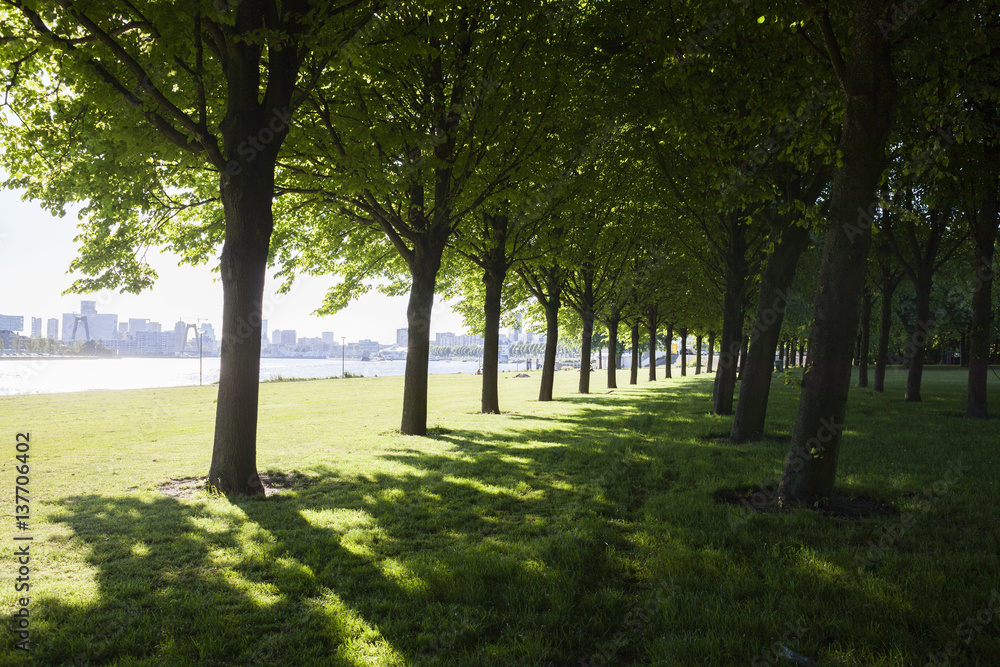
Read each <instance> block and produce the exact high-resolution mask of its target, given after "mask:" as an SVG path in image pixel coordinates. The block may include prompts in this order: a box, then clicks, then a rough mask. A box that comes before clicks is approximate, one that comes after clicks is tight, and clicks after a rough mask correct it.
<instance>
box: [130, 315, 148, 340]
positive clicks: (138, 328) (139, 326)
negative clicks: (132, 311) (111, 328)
mask: <svg viewBox="0 0 1000 667" xmlns="http://www.w3.org/2000/svg"><path fill="white" fill-rule="evenodd" d="M149 330H150V329H149V320H140V319H138V318H135V317H130V318H128V333H130V334H132V336H135V335H136V334H137V333H142V332H143V331H149Z"/></svg>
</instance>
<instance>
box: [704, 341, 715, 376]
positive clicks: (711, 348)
mask: <svg viewBox="0 0 1000 667" xmlns="http://www.w3.org/2000/svg"><path fill="white" fill-rule="evenodd" d="M714 360H715V332H714V331H709V332H708V368H707V370H706V372H707V373H711V372H712V361H714Z"/></svg>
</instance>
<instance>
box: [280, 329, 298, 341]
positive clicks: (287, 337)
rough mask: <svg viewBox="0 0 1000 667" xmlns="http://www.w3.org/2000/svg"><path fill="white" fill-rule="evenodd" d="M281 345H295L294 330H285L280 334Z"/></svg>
mask: <svg viewBox="0 0 1000 667" xmlns="http://www.w3.org/2000/svg"><path fill="white" fill-rule="evenodd" d="M281 344H282V345H295V329H285V330H284V331H282V332H281Z"/></svg>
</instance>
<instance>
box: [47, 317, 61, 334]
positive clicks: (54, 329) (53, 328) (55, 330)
mask: <svg viewBox="0 0 1000 667" xmlns="http://www.w3.org/2000/svg"><path fill="white" fill-rule="evenodd" d="M47 333H48V336H49V338H54V339H58V338H59V320H57V319H56V318H54V317H50V318H49V326H48V332H47Z"/></svg>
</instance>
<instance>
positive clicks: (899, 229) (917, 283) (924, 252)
mask: <svg viewBox="0 0 1000 667" xmlns="http://www.w3.org/2000/svg"><path fill="white" fill-rule="evenodd" d="M932 197H933V195H932V194H931V193H928V192H927V191H926V190H924V191H923V200H924V201H921V202H920V203H915V202H914V193H913V191H912V190H909V189H907V191H906V192H905V194H904V193H901V196H899V197H897V198H896V201H895V202H893V203H895V204H896V206H895V207H893V206H892V205H890V206H889V207H888V210H889V215H888V216H886V217H885V218H884V220H885V223H886V224H885V226H884V229H883V231H884V232H885V234H886V236H887V238H888V239H889V243H890V245H891V246H892V249H893V251H894V252H895V253H896V257H897V258H898V259H899V261H900V264H901V265H902V267H903V272H904V273H905V274H906V276H907V277H908V278H909V279H910V282H911V283H912V285H913V289H914V292H915V293H916V313H915V314H914V320H913V326H912V328H911V329H910V342H909V349H908V353H907V360H908V361H909V366H910V367H909V372H908V373H907V378H906V394H905V395H904V397H903V400H905V401H913V402H919V401H920V400H921V397H920V383H921V379H922V377H923V370H924V350H925V348H926V347H927V342H928V339H929V337H930V336H931V335H933V331H934V329H936V328H937V324H936V323H935V322H934V321H933V320H932V318H931V288H932V287H933V284H934V274H935V273H936V272H937V270H938V269H940V268H941V266H943V265H944V264H945V263H946V262H947V261H948V260H949V259H951V257H952V255H953V254H954V253H955V252H956V251H957V250H958V249H959V247H961V245H962V244H963V243H964V242H965V239H966V236H967V235H966V234H964V233H956V232H957V230H956V225H955V223H954V220H953V219H952V218H953V216H954V215H955V212H954V209H953V208H951V206H950V205H944V206H943V205H942V204H940V203H938V204H935V203H934V202H933V201H932V200H931V201H928V200H929V199H931V198H932ZM899 199H902V200H903V202H902V204H901V205H900V203H899V201H898V200H899ZM894 209H895V210H894ZM924 216H926V218H927V224H925V223H924V220H923V218H924Z"/></svg>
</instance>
